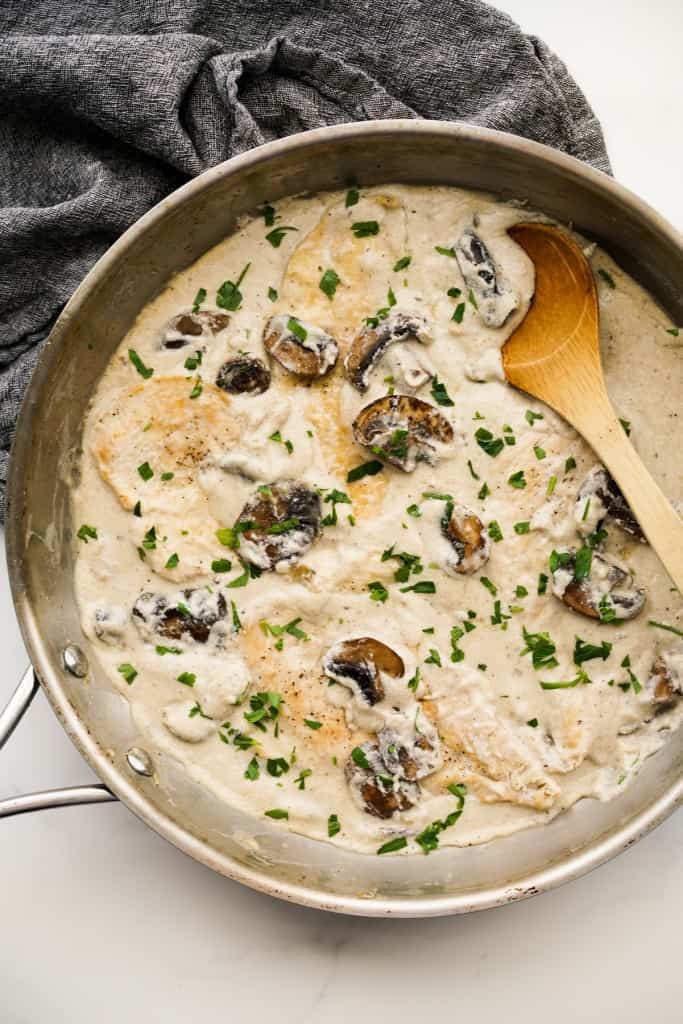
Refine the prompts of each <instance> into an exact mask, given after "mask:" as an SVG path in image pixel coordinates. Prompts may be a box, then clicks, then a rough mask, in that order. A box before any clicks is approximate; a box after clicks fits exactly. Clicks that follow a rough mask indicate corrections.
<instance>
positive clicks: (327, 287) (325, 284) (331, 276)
mask: <svg viewBox="0 0 683 1024" xmlns="http://www.w3.org/2000/svg"><path fill="white" fill-rule="evenodd" d="M339 284H341V280H340V277H339V274H338V273H337V271H336V270H333V269H332V267H328V268H327V270H326V271H325V273H324V274H323V276H322V277H321V278H320V282H319V284H318V287H319V288H320V291H321V292H324V293H325V295H327V297H328V299H330V300H332V299H333V298H334V293H335V292H336V290H337V285H339Z"/></svg>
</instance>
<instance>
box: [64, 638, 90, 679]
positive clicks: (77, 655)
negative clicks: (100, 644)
mask: <svg viewBox="0 0 683 1024" xmlns="http://www.w3.org/2000/svg"><path fill="white" fill-rule="evenodd" d="M62 664H63V665H64V668H65V669H66V671H67V672H69V673H70V674H71V675H72V676H76V678H77V679H83V678H84V676H87V674H88V659H87V658H86V656H85V654H84V653H83V651H82V650H81V649H80V647H79V646H78V644H67V645H66V647H65V648H64V650H63V651H62Z"/></svg>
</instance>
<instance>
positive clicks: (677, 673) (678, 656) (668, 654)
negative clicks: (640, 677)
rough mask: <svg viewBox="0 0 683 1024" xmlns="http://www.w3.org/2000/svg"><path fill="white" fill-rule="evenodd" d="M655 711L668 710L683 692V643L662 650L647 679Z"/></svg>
mask: <svg viewBox="0 0 683 1024" xmlns="http://www.w3.org/2000/svg"><path fill="white" fill-rule="evenodd" d="M647 688H648V690H649V691H650V692H651V694H652V703H653V705H654V707H655V711H657V712H659V711H666V710H668V709H669V708H670V707H672V706H673V705H674V704H675V703H676V699H677V698H678V697H680V695H681V693H682V692H683V644H679V645H678V646H677V647H674V648H669V649H668V650H663V651H660V652H659V654H658V655H657V657H656V658H655V660H654V662H653V664H652V668H651V669H650V675H649V677H648V681H647Z"/></svg>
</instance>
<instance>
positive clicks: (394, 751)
mask: <svg viewBox="0 0 683 1024" xmlns="http://www.w3.org/2000/svg"><path fill="white" fill-rule="evenodd" d="M417 717H418V718H419V723H420V724H419V729H420V731H419V732H416V733H415V735H414V737H413V738H412V739H411V740H410V741H406V740H405V739H404V738H403V737H402V736H400V735H399V733H397V732H395V731H394V730H393V729H389V728H385V729H382V731H381V732H380V733H379V734H378V736H377V740H378V743H379V752H380V756H381V758H382V760H383V762H384V764H385V766H386V768H387V769H388V771H389V774H390V775H398V776H402V777H403V778H404V779H407V780H408V781H409V782H415V781H416V780H417V779H422V778H424V777H425V775H431V774H432V772H435V771H437V769H438V768H440V767H441V763H442V759H441V741H440V740H439V734H438V732H437V731H436V729H435V728H434V726H433V725H432V723H431V722H430V721H429V719H428V718H426V716H425V715H423V714H422V713H421V712H418V716H417Z"/></svg>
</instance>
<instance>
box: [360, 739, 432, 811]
mask: <svg viewBox="0 0 683 1024" xmlns="http://www.w3.org/2000/svg"><path fill="white" fill-rule="evenodd" d="M354 755H355V756H354ZM344 773H345V775H346V780H347V782H348V784H349V788H350V789H351V793H352V795H353V797H354V799H355V800H356V802H357V803H358V804H359V805H360V806H361V807H362V808H363V810H364V811H366V812H367V813H368V814H372V815H373V816H374V817H375V818H391V817H392V816H393V815H394V814H396V813H397V812H399V811H407V810H409V809H410V808H411V807H414V806H415V804H416V803H417V802H418V800H419V799H420V787H419V785H418V783H417V782H412V781H410V780H409V779H406V778H402V777H401V776H400V775H392V774H391V772H389V771H388V769H387V766H386V765H385V763H384V761H383V760H382V755H381V754H380V752H379V747H378V746H377V744H376V743H364V744H363V746H362V747H356V748H355V749H354V751H353V753H352V754H351V757H350V758H349V760H348V761H347V762H346V767H345V770H344Z"/></svg>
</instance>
